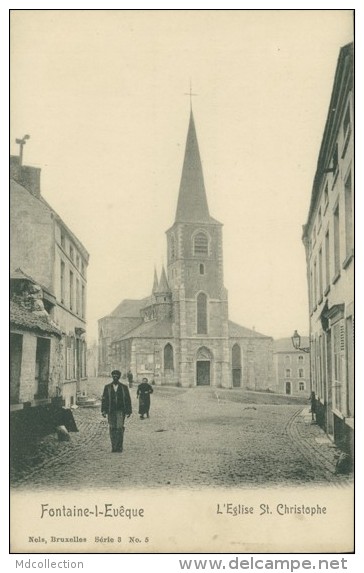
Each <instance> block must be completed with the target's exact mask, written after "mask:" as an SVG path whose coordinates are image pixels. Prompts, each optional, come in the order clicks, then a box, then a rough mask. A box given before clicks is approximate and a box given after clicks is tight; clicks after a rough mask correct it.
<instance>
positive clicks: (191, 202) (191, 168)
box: [175, 109, 210, 223]
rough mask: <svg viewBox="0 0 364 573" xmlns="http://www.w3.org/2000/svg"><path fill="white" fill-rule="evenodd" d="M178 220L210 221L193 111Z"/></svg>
mask: <svg viewBox="0 0 364 573" xmlns="http://www.w3.org/2000/svg"><path fill="white" fill-rule="evenodd" d="M175 221H176V222H200V223H202V222H210V214H209V208H208V205H207V198H206V191H205V183H204V178H203V172H202V164H201V158H200V151H199V148H198V142H197V135H196V128H195V122H194V118H193V113H192V109H191V114H190V123H189V127H188V133H187V141H186V149H185V157H184V162H183V168H182V176H181V184H180V188H179V195H178V204H177V211H176V219H175Z"/></svg>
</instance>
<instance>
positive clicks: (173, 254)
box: [171, 235, 176, 259]
mask: <svg viewBox="0 0 364 573" xmlns="http://www.w3.org/2000/svg"><path fill="white" fill-rule="evenodd" d="M175 258H176V239H175V237H174V235H171V259H175Z"/></svg>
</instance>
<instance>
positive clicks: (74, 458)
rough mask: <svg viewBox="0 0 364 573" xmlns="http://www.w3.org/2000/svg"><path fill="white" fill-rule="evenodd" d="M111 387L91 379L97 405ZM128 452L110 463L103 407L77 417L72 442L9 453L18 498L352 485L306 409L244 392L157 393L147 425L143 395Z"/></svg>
mask: <svg viewBox="0 0 364 573" xmlns="http://www.w3.org/2000/svg"><path fill="white" fill-rule="evenodd" d="M104 383H105V380H103V379H100V378H99V379H93V380H90V383H89V394H90V395H94V396H97V397H100V395H101V393H102V389H103V385H104ZM131 397H132V403H133V415H132V416H131V418H129V419H128V420H126V431H125V438H124V452H123V453H122V454H112V453H111V452H110V441H109V434H108V426H107V423H106V421H105V420H104V419H103V418H102V417H101V413H100V408H99V407H98V408H78V409H77V410H75V411H74V417H75V420H76V423H77V427H78V429H79V432H77V433H72V434H71V441H70V442H58V441H57V437H56V436H55V435H51V436H47V437H46V438H44V439H43V440H41V441H39V442H38V443H37V444H35V445H33V446H30V445H29V446H28V445H27V448H26V449H25V450H24V451H23V452H21V453H20V452H12V453H13V456H12V457H13V460H12V476H11V483H12V487H13V488H16V489H42V490H43V489H48V488H49V489H51V490H52V491H57V490H64V489H87V488H98V489H102V488H109V487H110V484H112V485H113V487H125V488H127V487H129V488H130V487H133V488H138V487H146V486H147V487H170V488H173V487H176V486H182V487H191V488H200V487H206V486H209V487H223V486H227V487H239V486H242V487H244V486H249V487H260V488H261V487H264V486H270V487H271V486H275V485H298V484H300V485H303V484H310V485H313V484H314V483H317V484H326V485H328V484H329V483H331V484H334V485H336V486H339V487H341V486H342V485H344V484H347V483H350V480H351V476H342V475H336V474H335V454H336V453H337V449H336V448H335V447H334V445H333V444H332V443H331V442H330V441H329V440H328V439H326V436H325V434H324V433H323V431H322V430H321V429H320V428H319V427H318V426H316V425H313V424H311V415H310V414H309V412H308V407H307V402H306V401H305V400H303V399H294V398H290V397H286V396H279V395H274V394H263V393H254V392H246V391H242V390H240V389H235V390H224V389H216V390H215V389H213V388H187V389H184V388H176V387H154V394H153V395H152V405H151V415H150V418H149V419H145V420H140V419H139V416H138V404H137V399H136V387H134V388H132V389H131Z"/></svg>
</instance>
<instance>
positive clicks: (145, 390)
mask: <svg viewBox="0 0 364 573" xmlns="http://www.w3.org/2000/svg"><path fill="white" fill-rule="evenodd" d="M151 394H153V388H152V387H151V385H150V384H149V383H148V378H143V380H142V382H141V384H139V386H138V390H137V398H139V414H140V419H141V420H144V414H146V416H147V418H149V410H150V395H151Z"/></svg>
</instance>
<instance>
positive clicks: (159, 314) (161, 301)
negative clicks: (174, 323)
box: [153, 265, 172, 320]
mask: <svg viewBox="0 0 364 573" xmlns="http://www.w3.org/2000/svg"><path fill="white" fill-rule="evenodd" d="M153 295H154V298H155V303H154V308H155V317H156V318H157V320H162V319H163V318H171V316H172V292H171V289H170V288H169V285H168V281H167V275H166V271H165V268H164V265H163V267H162V273H161V278H160V281H159V283H158V286H157V287H156V289H155V290H154V289H153Z"/></svg>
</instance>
